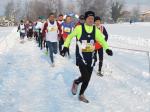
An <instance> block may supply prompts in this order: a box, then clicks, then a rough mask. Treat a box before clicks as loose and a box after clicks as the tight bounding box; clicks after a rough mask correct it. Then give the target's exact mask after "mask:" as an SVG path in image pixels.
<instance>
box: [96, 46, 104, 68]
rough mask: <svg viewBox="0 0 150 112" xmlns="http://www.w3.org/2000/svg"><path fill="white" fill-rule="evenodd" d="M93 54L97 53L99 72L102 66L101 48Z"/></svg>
mask: <svg viewBox="0 0 150 112" xmlns="http://www.w3.org/2000/svg"><path fill="white" fill-rule="evenodd" d="M95 52H96V55H97V53H98V57H99V66H98V71H101V70H102V65H103V48H100V49H98V50H96V51H95Z"/></svg>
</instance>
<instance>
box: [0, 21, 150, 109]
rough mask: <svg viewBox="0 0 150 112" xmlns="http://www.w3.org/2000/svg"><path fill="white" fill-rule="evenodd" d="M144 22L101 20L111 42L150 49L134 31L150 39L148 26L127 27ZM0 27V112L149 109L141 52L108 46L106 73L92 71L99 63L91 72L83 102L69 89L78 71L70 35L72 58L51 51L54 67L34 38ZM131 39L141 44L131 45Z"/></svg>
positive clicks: (145, 67) (147, 76)
mask: <svg viewBox="0 0 150 112" xmlns="http://www.w3.org/2000/svg"><path fill="white" fill-rule="evenodd" d="M144 24H147V25H142V23H139V24H136V25H134V24H133V25H129V24H117V25H105V26H106V28H107V30H108V31H109V35H110V39H109V43H110V44H111V46H117V47H123V48H134V49H140V50H145V51H150V49H149V43H144V44H142V43H143V41H140V40H138V39H137V38H138V37H137V35H136V33H139V35H141V37H140V38H141V39H143V40H145V39H146V40H147V39H150V38H148V36H147V35H142V33H144V34H148V32H147V30H142V31H141V30H138V31H137V30H136V33H135V34H132V31H129V30H133V29H136V28H137V29H138V27H140V28H141V29H146V28H147V27H148V28H149V27H150V25H148V23H144ZM129 27H132V28H129ZM0 30H1V31H2V30H3V32H6V34H4V33H2V32H0V35H2V36H0V37H1V38H3V39H2V43H0V112H150V106H149V105H150V86H149V85H150V81H149V80H150V74H149V71H148V69H149V66H148V57H147V55H146V53H145V52H137V51H136V52H135V51H128V50H122V49H116V48H113V47H112V49H113V51H114V56H113V57H109V56H107V55H106V54H105V56H104V57H105V58H104V66H103V72H104V77H102V78H101V77H99V76H97V75H96V70H97V66H96V67H95V69H94V71H93V75H92V78H91V82H90V84H89V86H88V89H87V90H86V93H85V95H86V97H87V98H88V99H89V101H90V103H89V104H85V103H82V102H80V101H78V96H73V95H72V94H71V91H70V89H71V85H72V81H73V80H74V79H75V78H77V77H78V76H79V75H80V73H79V70H78V68H77V67H76V66H75V59H74V51H73V50H74V49H75V47H74V45H75V43H74V40H73V44H71V58H67V57H65V58H63V57H61V56H59V55H55V61H56V62H55V63H56V65H55V67H54V68H52V67H51V66H50V60H49V57H48V56H46V55H45V54H44V52H45V50H42V51H41V50H40V49H39V48H38V47H37V43H36V42H35V41H34V40H32V41H29V40H27V39H26V40H25V43H24V44H21V43H20V42H19V34H17V33H16V28H10V29H9V30H8V29H5V28H0ZM117 30H118V32H117ZM127 32H128V33H127ZM116 35H117V36H118V37H119V38H118V37H117V36H116ZM126 37H128V38H129V40H132V42H131V41H128V40H126ZM1 38H0V39H1ZM120 38H121V39H120ZM133 40H135V41H139V42H138V43H141V44H136V45H135V43H134V41H133ZM4 41H5V42H4ZM0 42H1V41H0ZM6 43H7V45H6Z"/></svg>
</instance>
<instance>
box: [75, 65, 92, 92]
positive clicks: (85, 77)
mask: <svg viewBox="0 0 150 112" xmlns="http://www.w3.org/2000/svg"><path fill="white" fill-rule="evenodd" d="M79 70H80V73H81V76H80V77H79V78H78V79H76V80H75V83H76V84H80V83H82V85H81V89H80V93H79V95H82V94H84V92H85V90H86V88H87V87H88V84H89V81H90V79H91V75H92V72H93V67H91V64H87V65H85V64H84V63H80V64H79Z"/></svg>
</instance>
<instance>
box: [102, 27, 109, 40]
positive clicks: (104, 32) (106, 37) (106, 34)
mask: <svg viewBox="0 0 150 112" xmlns="http://www.w3.org/2000/svg"><path fill="white" fill-rule="evenodd" d="M103 28H104V30H103V34H104V35H105V40H106V41H107V40H108V33H107V30H106V28H105V27H103Z"/></svg>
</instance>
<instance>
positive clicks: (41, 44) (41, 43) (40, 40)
mask: <svg viewBox="0 0 150 112" xmlns="http://www.w3.org/2000/svg"><path fill="white" fill-rule="evenodd" d="M38 43H39V47H40V49H41V50H42V48H43V38H42V34H41V33H39V35H38Z"/></svg>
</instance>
